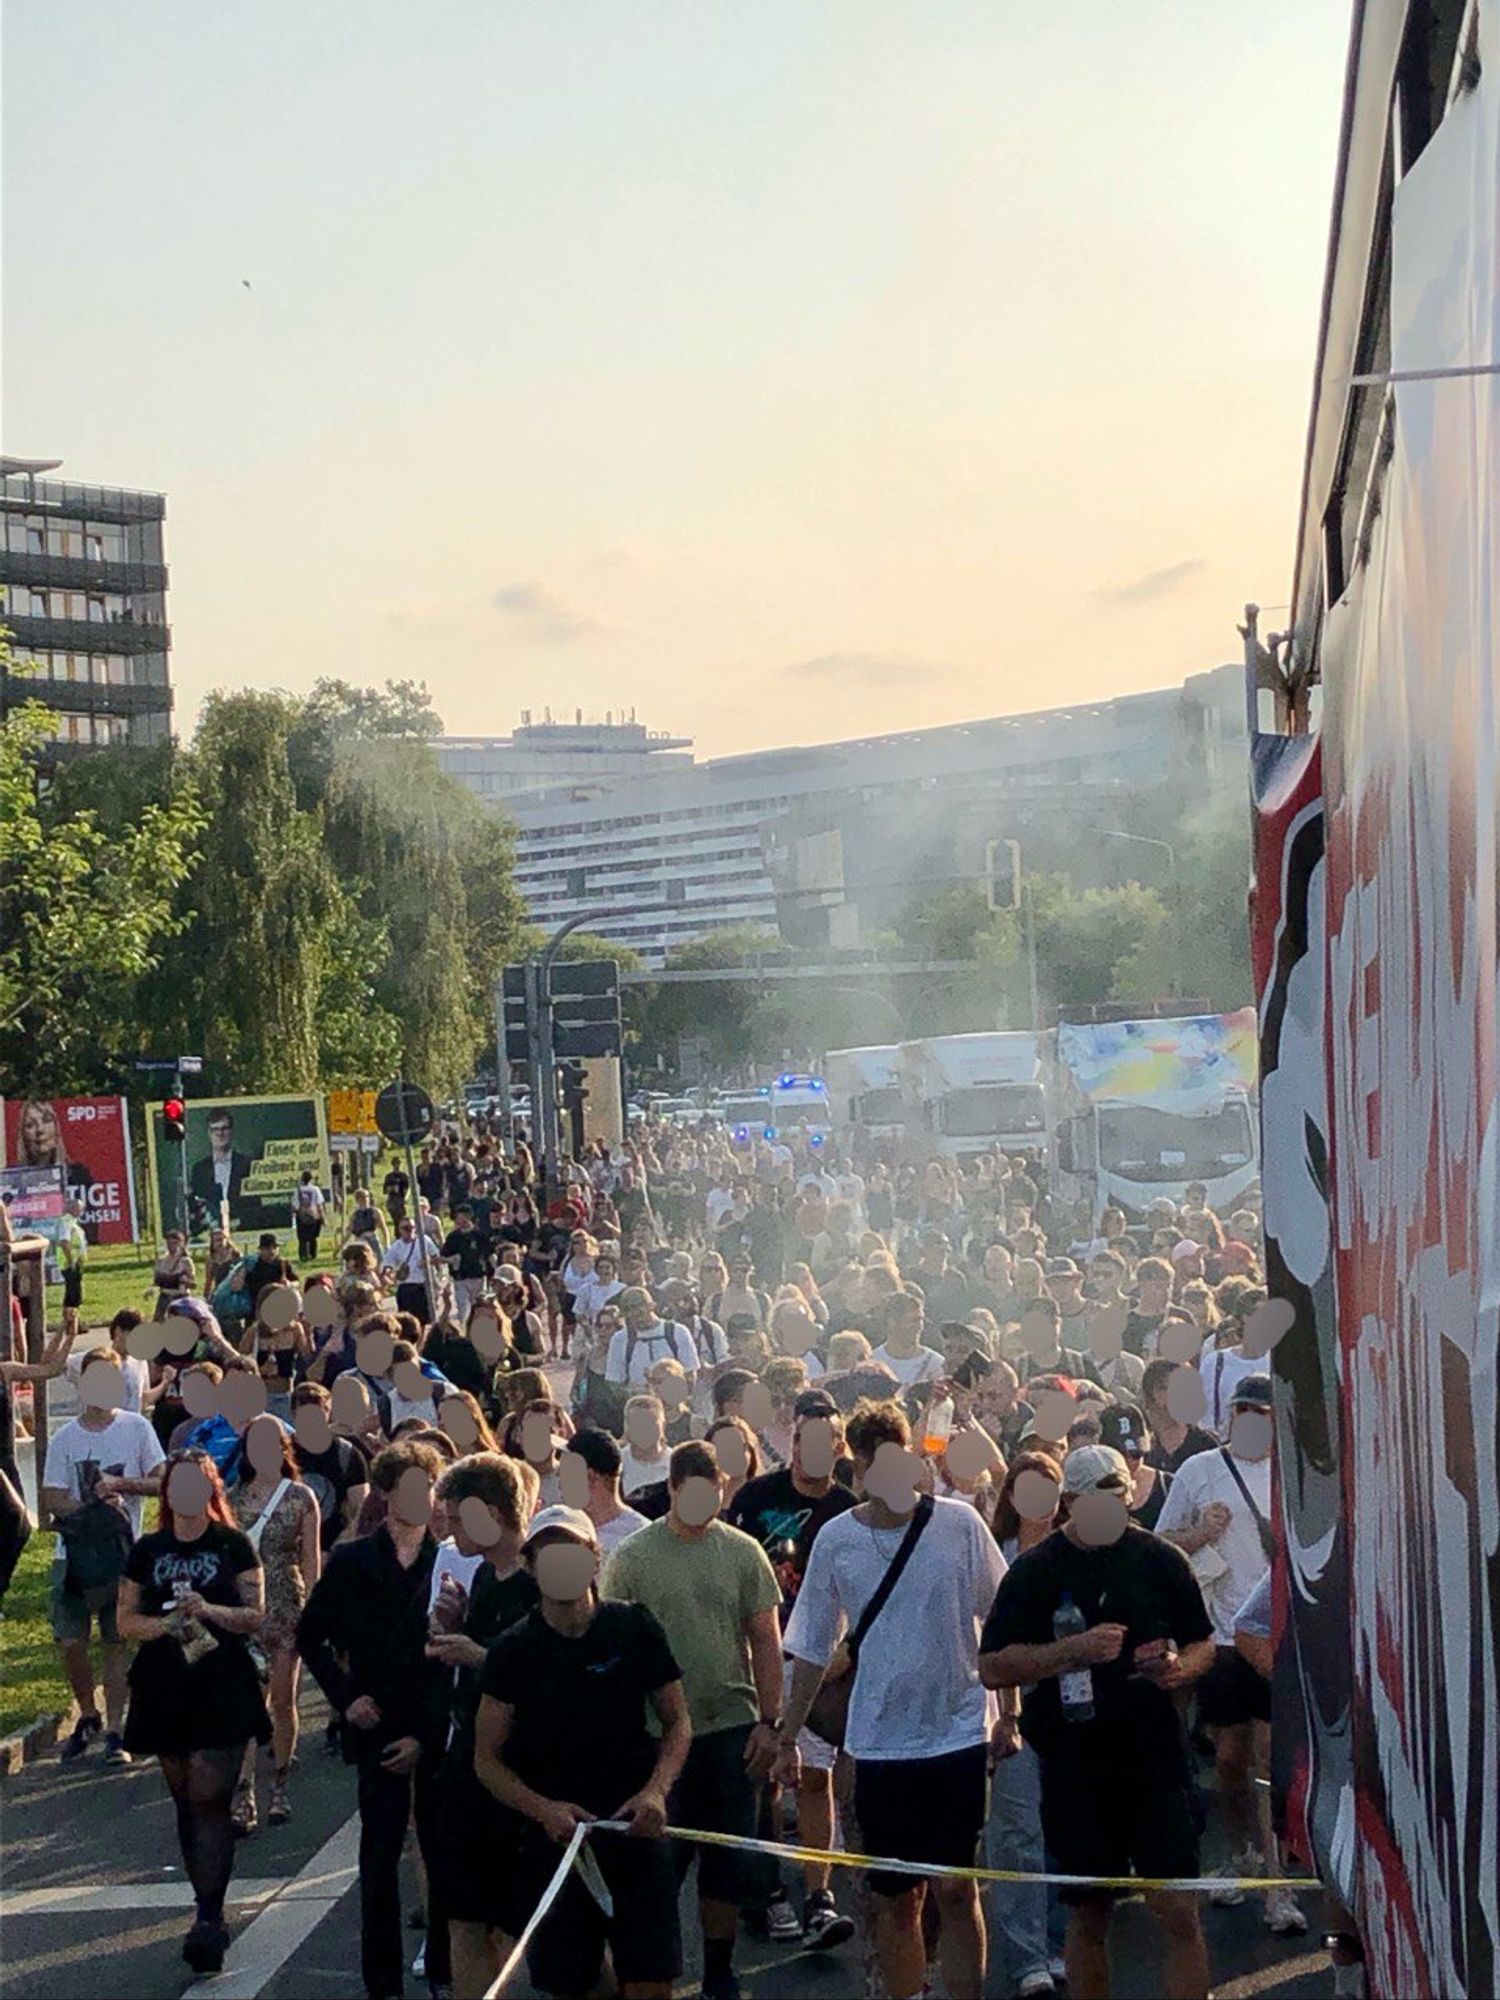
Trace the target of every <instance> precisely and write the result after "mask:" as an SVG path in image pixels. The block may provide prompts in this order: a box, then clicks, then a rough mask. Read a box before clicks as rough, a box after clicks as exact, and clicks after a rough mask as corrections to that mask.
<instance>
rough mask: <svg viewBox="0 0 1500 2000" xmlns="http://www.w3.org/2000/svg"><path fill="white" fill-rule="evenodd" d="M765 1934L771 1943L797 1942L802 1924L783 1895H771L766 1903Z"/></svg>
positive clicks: (800, 1937)
mask: <svg viewBox="0 0 1500 2000" xmlns="http://www.w3.org/2000/svg"><path fill="white" fill-rule="evenodd" d="M766 1936H767V1937H768V1938H769V1939H770V1940H771V1942H772V1944H798V1943H800V1942H801V1939H802V1925H801V1923H800V1922H799V1921H798V1918H797V1912H796V1911H795V1910H794V1909H793V1908H792V1906H791V1904H790V1903H789V1902H788V1901H787V1899H786V1897H785V1896H773V1897H772V1898H771V1900H770V1902H769V1903H767V1905H766Z"/></svg>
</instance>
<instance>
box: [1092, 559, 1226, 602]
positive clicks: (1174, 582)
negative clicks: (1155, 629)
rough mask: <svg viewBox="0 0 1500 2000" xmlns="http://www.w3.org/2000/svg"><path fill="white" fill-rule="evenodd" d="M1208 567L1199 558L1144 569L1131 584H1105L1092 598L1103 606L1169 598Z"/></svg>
mask: <svg viewBox="0 0 1500 2000" xmlns="http://www.w3.org/2000/svg"><path fill="white" fill-rule="evenodd" d="M1207 567H1208V565H1207V564H1206V563H1205V561H1204V560H1203V557H1202V556H1191V557H1190V558H1189V559H1188V561H1186V562H1180V563H1172V564H1170V565H1169V566H1168V567H1167V568H1166V569H1151V570H1147V572H1146V574H1145V575H1144V576H1138V577H1137V578H1136V579H1135V581H1134V582H1133V583H1119V584H1112V585H1107V586H1105V587H1103V588H1101V589H1099V590H1096V591H1094V592H1093V593H1092V595H1093V596H1095V597H1097V598H1098V599H1099V600H1100V602H1101V603H1104V604H1151V603H1154V602H1155V600H1156V599H1157V598H1158V597H1170V596H1171V594H1172V592H1173V591H1174V590H1176V589H1177V588H1178V586H1179V585H1180V584H1184V583H1186V582H1187V580H1188V578H1189V577H1190V576H1196V575H1197V574H1198V572H1199V570H1201V569H1206V568H1207Z"/></svg>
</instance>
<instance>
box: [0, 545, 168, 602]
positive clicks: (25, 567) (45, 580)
mask: <svg viewBox="0 0 1500 2000" xmlns="http://www.w3.org/2000/svg"><path fill="white" fill-rule="evenodd" d="M0 583H29V584H33V585H35V586H36V588H37V589H38V590H118V591H120V592H122V593H123V592H127V591H136V590H165V589H166V587H167V566H166V564H165V563H141V562H105V561H103V560H102V559H101V560H95V559H94V558H92V557H89V556H38V555H29V554H26V553H24V552H23V551H21V550H19V549H0Z"/></svg>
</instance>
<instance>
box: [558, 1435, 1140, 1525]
mask: <svg viewBox="0 0 1500 2000" xmlns="http://www.w3.org/2000/svg"><path fill="white" fill-rule="evenodd" d="M1133 1484H1134V1481H1133V1479H1132V1477H1131V1472H1130V1467H1129V1466H1128V1465H1127V1464H1126V1463H1125V1460H1124V1459H1123V1458H1122V1457H1121V1456H1120V1454H1119V1452H1117V1451H1115V1450H1114V1449H1113V1447H1112V1446H1110V1445H1107V1444H1083V1445H1080V1446H1079V1447H1078V1449H1077V1450H1076V1451H1070V1452H1069V1453H1068V1455H1067V1457H1066V1458H1065V1459H1064V1460H1063V1492H1064V1493H1072V1494H1077V1493H1092V1492H1093V1491H1094V1490H1095V1488H1096V1487H1100V1486H1118V1487H1120V1488H1121V1489H1122V1490H1123V1491H1125V1492H1126V1493H1128V1492H1129V1491H1130V1489H1131V1486H1132V1485H1133ZM542 1511H543V1512H544V1513H548V1514H551V1513H556V1512H557V1511H558V1510H557V1509H556V1508H552V1507H547V1508H544V1509H543V1510H542ZM537 1518H538V1519H540V1518H541V1516H540V1515H538V1517H537Z"/></svg>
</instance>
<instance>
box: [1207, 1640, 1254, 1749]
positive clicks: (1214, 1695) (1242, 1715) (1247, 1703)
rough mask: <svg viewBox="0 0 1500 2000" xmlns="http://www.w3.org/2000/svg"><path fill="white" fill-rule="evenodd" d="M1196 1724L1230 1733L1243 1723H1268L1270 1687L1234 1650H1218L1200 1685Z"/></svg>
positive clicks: (1228, 1648) (1224, 1648)
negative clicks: (1197, 1722)
mask: <svg viewBox="0 0 1500 2000" xmlns="http://www.w3.org/2000/svg"><path fill="white" fill-rule="evenodd" d="M1194 1692H1195V1693H1196V1694H1197V1697H1198V1720H1199V1721H1200V1722H1201V1723H1203V1724H1204V1725H1205V1726H1206V1727H1207V1728H1209V1729H1233V1728H1236V1727H1237V1726H1238V1725H1239V1724H1241V1723H1244V1722H1269V1721H1270V1720H1271V1684H1270V1682H1269V1681H1263V1680H1262V1679H1261V1677H1260V1675H1259V1674H1258V1673H1257V1672H1256V1671H1255V1669H1254V1667H1252V1666H1251V1664H1250V1662H1249V1661H1248V1660H1247V1659H1246V1658H1245V1657H1244V1655H1243V1654H1241V1653H1238V1652H1236V1651H1235V1649H1234V1647H1233V1646H1219V1647H1217V1648H1216V1649H1215V1651H1214V1663H1213V1665H1212V1666H1211V1667H1210V1668H1209V1670H1208V1672H1207V1673H1206V1674H1205V1675H1204V1676H1203V1678H1202V1680H1201V1681H1199V1683H1198V1685H1197V1687H1196V1689H1195V1690H1194Z"/></svg>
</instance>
